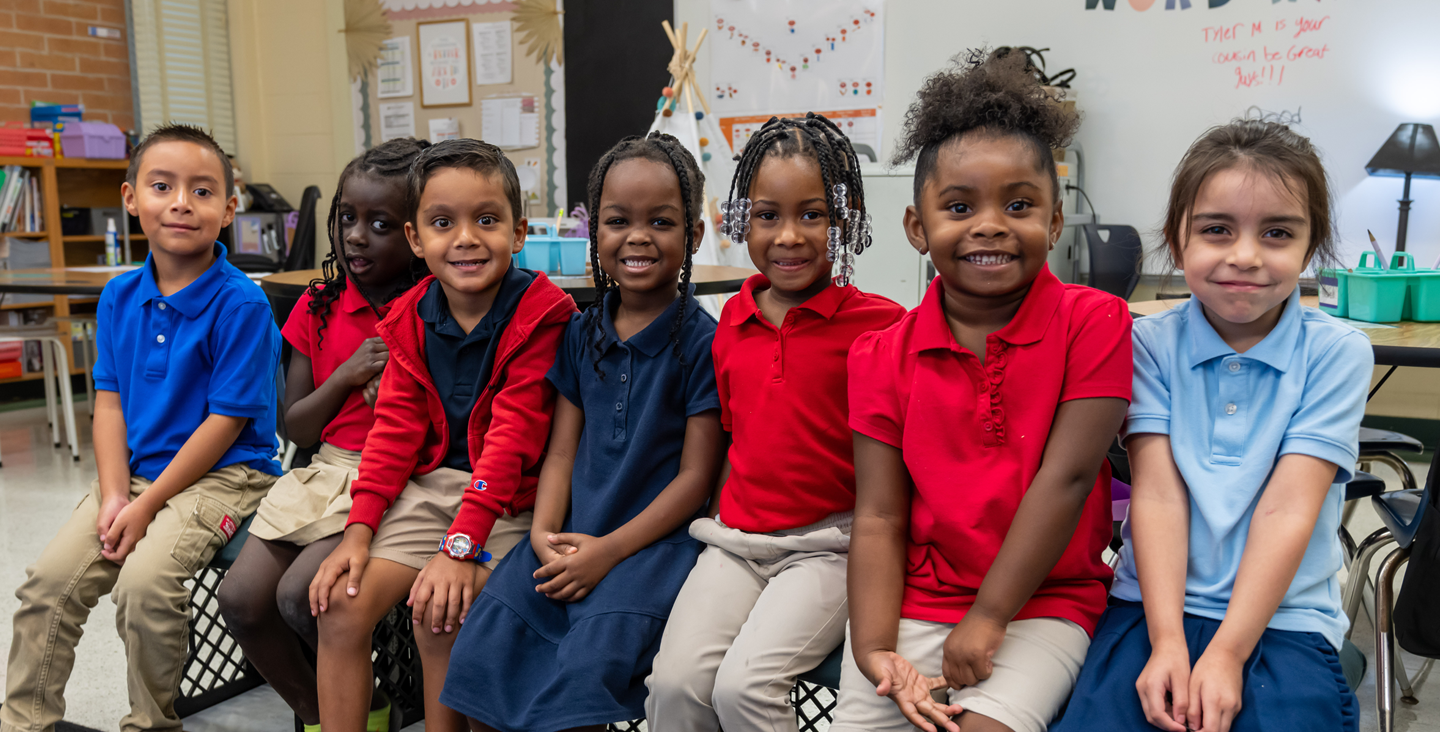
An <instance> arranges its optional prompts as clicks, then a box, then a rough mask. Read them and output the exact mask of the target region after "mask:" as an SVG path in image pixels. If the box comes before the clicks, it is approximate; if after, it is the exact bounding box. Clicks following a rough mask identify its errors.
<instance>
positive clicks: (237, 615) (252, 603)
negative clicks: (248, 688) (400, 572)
mask: <svg viewBox="0 0 1440 732" xmlns="http://www.w3.org/2000/svg"><path fill="white" fill-rule="evenodd" d="M305 551H308V549H307V550H305ZM325 553H326V554H329V549H326V551H325ZM301 556H304V552H303V551H302V549H301V547H298V546H296V545H294V544H290V543H287V542H276V541H265V540H264V539H251V540H250V541H247V542H245V545H244V546H243V547H241V549H240V556H239V557H238V558H237V559H236V560H235V565H234V566H233V567H231V568H230V571H229V572H227V573H226V574H225V581H224V582H222V583H221V584H220V591H219V601H220V612H221V614H222V615H224V617H225V624H226V625H227V626H229V628H230V632H231V634H233V635H234V636H235V639H236V640H237V641H239V643H240V647H241V648H242V649H243V650H244V651H245V657H246V658H248V659H249V660H250V662H251V663H253V664H255V668H256V669H257V670H258V671H259V672H260V675H261V676H264V677H265V680H266V681H269V682H270V685H271V686H272V687H274V688H275V692H276V693H277V694H279V695H280V698H281V699H284V700H285V703H286V704H288V705H289V706H290V708H291V709H293V710H295V715H296V716H298V717H300V719H301V720H302V721H303V722H305V724H319V723H320V706H319V703H318V700H317V698H316V691H315V666H314V664H312V663H311V660H310V657H309V654H307V653H306V650H305V646H306V644H307V643H311V644H313V641H309V640H308V639H303V638H302V637H301V636H300V635H297V634H296V633H295V632H294V631H292V630H291V628H290V626H289V625H287V623H286V618H285V617H284V616H283V614H282V612H281V608H280V607H279V606H277V600H276V598H277V592H278V591H279V588H280V587H281V585H283V578H284V577H285V576H286V575H287V574H289V572H288V571H287V570H293V569H294V564H295V562H296V559H297V557H301ZM322 558H323V556H322ZM311 573H312V575H313V573H314V570H313V569H312V570H311ZM306 583H307V584H308V583H309V580H306ZM305 614H306V616H309V614H310V613H309V612H308V611H307V612H306V613H305ZM311 625H312V627H313V621H312V623H311ZM312 648H313V645H312Z"/></svg>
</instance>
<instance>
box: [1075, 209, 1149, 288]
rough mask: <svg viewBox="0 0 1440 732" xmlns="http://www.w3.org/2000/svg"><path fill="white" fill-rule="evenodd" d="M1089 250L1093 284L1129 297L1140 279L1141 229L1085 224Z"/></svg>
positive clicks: (1091, 284)
mask: <svg viewBox="0 0 1440 732" xmlns="http://www.w3.org/2000/svg"><path fill="white" fill-rule="evenodd" d="M1080 228H1081V230H1082V231H1084V232H1085V244H1086V246H1087V248H1088V250H1089V252H1090V286H1091V287H1093V288H1095V289H1097V290H1102V291H1104V292H1108V293H1110V294H1111V295H1114V296H1116V297H1118V298H1120V299H1122V300H1129V299H1130V293H1132V292H1134V291H1135V285H1137V284H1139V283H1140V255H1141V253H1142V245H1141V243H1140V232H1138V231H1136V230H1135V227H1133V226H1124V225H1119V224H1104V225H1101V224H1084V225H1082V226H1081V227H1080Z"/></svg>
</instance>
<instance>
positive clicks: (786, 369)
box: [645, 114, 905, 732]
mask: <svg viewBox="0 0 1440 732" xmlns="http://www.w3.org/2000/svg"><path fill="white" fill-rule="evenodd" d="M731 199H732V200H731V201H729V202H728V203H727V204H725V205H724V206H723V207H722V210H724V212H725V218H724V223H723V224H722V226H721V233H722V234H726V235H728V236H729V237H730V240H731V241H732V242H734V243H736V244H745V245H747V246H748V247H749V250H750V259H751V260H752V261H754V263H755V267H756V268H757V269H759V270H760V274H758V275H755V276H753V277H751V278H750V279H749V280H748V281H746V283H745V286H744V287H743V288H742V289H741V290H740V294H739V295H738V296H736V297H733V298H731V299H730V301H729V302H727V303H726V304H725V309H724V311H723V312H722V313H721V314H720V323H719V325H718V326H717V329H716V331H715V342H714V348H713V354H714V358H715V378H716V382H717V385H718V388H719V392H720V421H721V424H722V426H724V428H725V429H726V430H727V431H728V432H729V433H730V438H731V445H730V449H729V454H728V457H727V461H726V463H725V465H724V466H723V468H722V470H721V479H720V481H719V482H720V484H721V485H720V486H718V490H719V494H718V497H717V500H716V501H712V503H711V506H712V507H711V510H710V513H711V516H712V518H706V519H698V520H696V521H695V522H694V523H693V524H691V526H690V535H691V536H693V537H695V538H696V539H699V540H700V541H701V542H704V543H705V544H706V545H707V546H706V549H705V551H704V552H703V553H702V554H701V555H700V559H699V561H698V562H697V564H696V566H695V569H694V570H692V571H691V573H690V576H689V577H688V578H687V579H686V581H685V585H684V587H683V588H682V589H681V590H680V595H679V597H678V598H677V599H676V601H675V607H674V609H673V610H672V611H671V613H670V620H669V623H668V625H666V628H665V633H664V636H663V638H662V640H661V643H660V651H659V654H658V655H657V657H656V659H655V665H654V670H653V672H652V673H651V675H650V678H649V680H648V681H647V682H646V683H647V684H648V685H649V687H650V696H649V699H648V700H647V701H646V704H645V711H646V717H647V719H648V721H649V728H650V729H651V730H652V732H671V731H672V730H674V731H679V732H696V731H697V730H706V731H711V732H713V730H716V729H718V728H720V727H724V728H725V729H729V730H777V731H779V730H794V729H795V728H796V723H795V711H794V709H792V708H791V707H790V687H792V686H794V684H795V677H796V676H798V675H799V674H801V673H804V672H805V671H809V670H810V669H812V668H814V667H815V666H817V665H818V664H819V663H820V662H821V661H823V660H824V659H825V657H826V656H827V655H829V654H830V653H831V652H832V651H833V650H835V648H836V647H837V646H838V645H840V643H841V641H842V640H843V638H844V634H845V617H846V613H845V563H846V558H847V550H848V547H849V544H850V523H851V519H852V512H853V510H854V507H855V472H854V468H853V467H852V458H851V438H850V434H849V430H847V429H846V415H847V404H846V394H845V357H846V354H847V353H848V351H849V349H850V344H851V343H853V342H854V341H855V339H856V338H857V337H858V336H859V335H860V334H861V333H865V332H868V331H872V330H876V329H879V328H885V327H888V326H890V325H891V324H892V323H894V322H895V321H896V320H897V319H899V318H900V316H901V315H903V314H904V312H905V310H904V308H902V307H900V306H899V305H896V304H895V303H893V302H891V301H889V300H887V299H885V298H883V297H879V296H877V295H869V294H866V293H863V292H861V291H859V290H858V289H856V288H855V287H854V286H853V285H850V284H848V280H849V277H850V276H851V274H852V272H853V270H852V267H853V264H852V263H853V261H854V256H855V255H857V254H859V253H860V252H862V251H863V250H864V248H865V246H866V245H867V244H868V243H869V238H870V228H869V221H868V219H869V217H868V216H867V215H866V214H865V199H864V192H863V189H862V188H861V181H860V174H859V163H858V161H857V159H856V157H855V152H854V150H853V149H851V147H850V141H849V140H848V139H846V137H845V135H843V134H842V133H841V132H840V130H839V129H837V128H836V127H835V125H833V124H831V122H830V121H829V120H827V119H825V118H824V117H821V116H818V115H813V114H812V115H807V116H806V117H804V118H801V119H774V118H772V119H771V120H770V121H769V122H768V123H766V125H765V126H764V127H763V128H761V129H760V131H759V132H758V133H756V134H755V136H754V137H752V138H750V141H749V142H748V143H747V144H746V145H745V151H744V153H743V155H742V157H741V159H740V163H739V166H738V169H737V171H736V174H735V180H734V182H733V184H732V193H731ZM832 273H838V275H839V276H838V277H835V278H834V279H833V280H832V277H831V275H832ZM717 510H718V515H716V512H717Z"/></svg>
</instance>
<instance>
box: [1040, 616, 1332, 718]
mask: <svg viewBox="0 0 1440 732" xmlns="http://www.w3.org/2000/svg"><path fill="white" fill-rule="evenodd" d="M1111 603H1112V604H1111V607H1110V608H1109V609H1108V610H1106V611H1105V614H1104V615H1103V616H1101V618H1100V626H1099V627H1098V628H1096V629H1095V638H1094V640H1093V641H1091V643H1090V651H1089V653H1087V654H1086V656H1085V668H1084V669H1082V670H1081V671H1080V679H1079V680H1078V681H1077V682H1076V683H1075V691H1074V693H1072V694H1071V696H1070V703H1069V705H1068V706H1067V707H1066V709H1065V711H1064V712H1063V713H1062V714H1061V717H1060V719H1059V720H1057V721H1056V722H1055V723H1054V724H1052V725H1050V730H1051V732H1087V731H1089V730H1135V731H1136V732H1154V730H1155V728H1154V727H1152V726H1151V725H1150V723H1149V722H1147V721H1145V712H1144V711H1143V710H1142V709H1141V707H1140V694H1139V693H1138V692H1136V691H1135V681H1136V680H1137V679H1139V678H1140V672H1141V671H1142V670H1144V668H1145V664H1146V663H1148V662H1149V661H1150V635H1149V630H1148V629H1147V628H1146V627H1145V610H1144V608H1143V607H1142V606H1141V604H1140V603H1138V602H1122V601H1118V600H1113V599H1112V600H1111ZM1219 629H1220V621H1219V620H1211V619H1209V618H1202V617H1198V616H1195V615H1186V616H1185V640H1186V642H1187V643H1188V644H1189V646H1190V663H1191V664H1192V665H1193V664H1194V663H1195V662H1196V661H1198V660H1199V659H1200V654H1201V653H1203V652H1204V651H1205V647H1206V646H1208V645H1210V640H1211V639H1212V638H1214V637H1215V631H1217V630H1219ZM1243 679H1244V687H1243V689H1244V690H1243V692H1242V697H1241V708H1240V714H1239V716H1237V717H1236V718H1235V721H1234V723H1233V724H1232V725H1231V727H1230V729H1231V730H1233V732H1292V731H1293V730H1306V731H1307V732H1323V731H1325V730H1333V731H1334V732H1342V731H1343V732H1359V729H1360V704H1359V702H1358V701H1357V700H1356V699H1355V694H1354V692H1352V691H1350V687H1349V686H1348V685H1346V683H1345V674H1344V673H1343V672H1342V671H1341V669H1340V657H1339V656H1338V655H1336V653H1335V648H1334V647H1333V646H1331V645H1330V643H1329V641H1326V640H1325V637H1324V636H1322V635H1320V634H1319V633H1300V632H1294V631H1285V630H1270V629H1267V630H1266V631H1265V633H1264V634H1263V635H1261V636H1260V642H1259V643H1257V644H1256V645H1255V651H1254V652H1253V653H1251V654H1250V660H1248V661H1246V662H1245V671H1244V677H1243Z"/></svg>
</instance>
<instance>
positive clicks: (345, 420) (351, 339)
mask: <svg viewBox="0 0 1440 732" xmlns="http://www.w3.org/2000/svg"><path fill="white" fill-rule="evenodd" d="M389 309H390V307H389V305H382V306H381V307H380V313H381V315H382V316H383V315H384V314H385V313H386V312H388V311H389ZM378 322H380V317H379V316H376V315H375V311H374V310H371V309H370V304H369V303H367V302H365V298H364V296H362V295H361V294H360V292H359V291H358V290H356V289H355V286H354V285H351V284H349V283H347V287H346V288H345V289H344V290H342V291H341V292H340V297H339V298H338V299H336V300H335V301H334V302H332V303H330V312H328V313H326V314H325V331H324V333H323V336H324V338H323V340H322V338H321V335H322V334H321V333H320V332H319V330H320V316H319V315H316V314H312V313H311V312H310V293H309V291H306V292H305V294H303V295H301V296H300V300H299V301H298V302H296V303H295V309H294V310H291V311H290V318H289V319H288V320H286V321H285V327H284V328H283V329H281V331H280V333H281V335H283V336H285V340H287V341H289V342H290V345H292V346H294V347H295V350H296V351H299V352H300V353H303V354H305V355H306V356H309V357H310V368H311V369H312V370H313V371H314V374H315V388H317V389H318V388H320V385H321V384H323V383H325V380H326V379H328V378H330V375H331V374H333V373H335V369H337V368H340V364H343V363H345V362H346V361H347V360H349V359H350V357H351V356H353V355H355V349H357V348H359V347H360V343H361V342H363V341H364V340H365V339H366V338H374V337H375V324H376V323H378ZM362 391H363V389H354V390H351V392H350V396H349V397H348V398H346V399H345V404H344V405H342V406H341V407H340V413H339V414H336V415H335V419H332V420H330V424H327V425H325V429H324V430H322V431H321V432H320V439H321V441H323V442H328V443H330V444H332V445H334V446H336V447H339V448H344V449H346V450H355V451H357V452H358V451H359V450H360V448H362V447H364V446H365V435H368V434H370V426H371V425H373V424H375V411H374V410H373V409H371V408H370V405H368V404H366V403H365V397H364V396H362V394H361V392H362Z"/></svg>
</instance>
